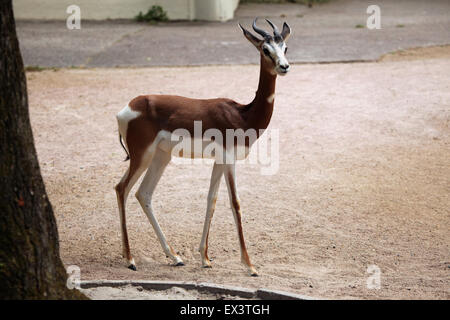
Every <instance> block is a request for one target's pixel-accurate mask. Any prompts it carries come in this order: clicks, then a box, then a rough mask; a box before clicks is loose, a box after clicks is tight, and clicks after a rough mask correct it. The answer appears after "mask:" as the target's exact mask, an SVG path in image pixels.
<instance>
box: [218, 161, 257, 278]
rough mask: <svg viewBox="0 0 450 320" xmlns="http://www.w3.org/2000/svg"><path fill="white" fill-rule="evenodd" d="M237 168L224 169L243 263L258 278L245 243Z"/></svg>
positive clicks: (232, 165) (233, 166)
mask: <svg viewBox="0 0 450 320" xmlns="http://www.w3.org/2000/svg"><path fill="white" fill-rule="evenodd" d="M235 172H236V168H235V164H234V163H233V164H227V165H226V166H225V169H224V175H225V181H226V182H227V188H228V195H229V197H230V202H231V210H232V211H233V217H234V222H235V223H236V227H237V231H238V236H239V244H240V246H241V261H242V263H244V264H245V265H246V266H247V269H248V271H249V273H250V275H251V276H253V277H256V276H258V272H257V271H256V269H255V267H253V265H252V263H251V262H250V258H249V256H248V253H247V248H246V246H245V241H244V231H243V230H242V214H241V206H240V203H239V197H238V195H237V189H236V174H235Z"/></svg>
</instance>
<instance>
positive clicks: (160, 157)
mask: <svg viewBox="0 0 450 320" xmlns="http://www.w3.org/2000/svg"><path fill="white" fill-rule="evenodd" d="M170 159H171V154H170V153H167V152H164V151H162V150H160V149H156V152H155V155H154V157H153V160H152V163H151V164H150V167H149V168H148V170H147V173H146V174H145V177H144V180H143V181H142V183H141V186H140V187H139V190H138V191H137V193H136V198H137V199H138V200H139V203H140V204H141V206H142V209H143V210H144V212H145V214H146V215H147V217H148V219H149V220H150V223H151V224H152V226H153V229H154V230H155V233H156V235H157V236H158V240H159V242H160V243H161V247H162V248H163V250H164V252H165V253H166V255H167V256H168V257H170V258H171V259H172V260H173V262H174V263H175V265H176V266H182V265H184V263H183V260H181V258H180V257H179V256H178V255H177V254H176V253H175V251H174V250H173V249H172V247H171V246H170V245H169V244H168V243H167V240H166V237H165V236H164V233H163V231H162V230H161V227H160V226H159V223H158V220H156V217H155V214H154V213H153V208H152V196H153V192H154V191H155V188H156V185H157V184H158V182H159V179H160V178H161V176H162V174H163V172H164V169H165V168H166V166H167V164H168V163H169V162H170Z"/></svg>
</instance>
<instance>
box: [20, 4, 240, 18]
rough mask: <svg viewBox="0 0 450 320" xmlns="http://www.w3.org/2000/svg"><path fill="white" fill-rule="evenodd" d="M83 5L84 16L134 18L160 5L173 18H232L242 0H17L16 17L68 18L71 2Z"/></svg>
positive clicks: (82, 14)
mask: <svg viewBox="0 0 450 320" xmlns="http://www.w3.org/2000/svg"><path fill="white" fill-rule="evenodd" d="M73 4H75V5H77V6H79V7H80V9H81V19H90V20H104V19H132V18H134V17H135V16H136V15H137V14H138V13H139V11H142V12H144V13H145V12H147V10H148V9H149V8H150V7H151V6H152V5H160V6H161V7H163V9H164V10H165V11H167V15H168V16H169V19H170V20H212V21H226V20H229V19H232V18H233V16H234V11H235V10H236V8H237V6H238V4H239V0H97V1H93V0H13V6H14V14H15V17H16V19H42V20H65V19H66V18H67V17H68V16H69V14H67V13H66V9H67V7H68V6H70V5H73Z"/></svg>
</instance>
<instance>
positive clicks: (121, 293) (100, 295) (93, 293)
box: [80, 285, 259, 300]
mask: <svg viewBox="0 0 450 320" xmlns="http://www.w3.org/2000/svg"><path fill="white" fill-rule="evenodd" d="M80 291H81V292H83V293H84V294H85V295H86V296H88V297H89V298H91V299H93V300H240V298H239V297H236V296H231V295H223V294H212V293H211V294H210V293H205V292H199V291H197V290H186V289H183V288H180V287H172V288H170V289H167V290H146V289H144V288H142V287H139V286H138V287H135V286H132V285H128V286H124V287H117V288H110V287H97V288H90V289H80ZM251 300H259V299H256V298H255V299H251Z"/></svg>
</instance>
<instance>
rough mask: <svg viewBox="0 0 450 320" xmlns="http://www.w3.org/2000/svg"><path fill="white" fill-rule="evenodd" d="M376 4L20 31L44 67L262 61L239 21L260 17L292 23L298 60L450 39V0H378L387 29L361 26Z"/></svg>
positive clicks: (338, 1) (364, 57)
mask: <svg viewBox="0 0 450 320" xmlns="http://www.w3.org/2000/svg"><path fill="white" fill-rule="evenodd" d="M369 4H372V3H369V2H368V1H356V0H335V1H331V2H330V3H328V4H324V5H318V6H316V7H314V8H311V9H309V8H307V7H306V6H303V5H297V4H280V5H267V4H245V5H244V4H241V5H240V7H239V8H238V10H237V11H236V17H235V19H234V20H232V21H229V22H226V23H220V22H217V23H216V22H173V23H165V24H160V25H156V26H154V25H147V24H138V23H135V22H133V21H104V22H94V21H82V29H81V30H68V29H66V24H65V21H48V22H42V21H40V22H39V21H18V22H17V30H18V34H19V39H20V44H21V49H22V54H23V57H24V60H25V64H26V65H35V66H43V67H68V66H69V67H70V66H84V67H115V66H163V65H202V64H247V63H258V56H257V55H256V54H255V53H254V52H253V53H252V52H251V51H250V46H251V45H250V44H249V43H248V42H247V41H246V40H245V39H244V38H243V36H242V34H241V32H240V31H239V29H238V27H237V21H240V22H241V23H243V24H244V25H245V26H248V27H250V24H251V21H252V19H253V17H255V16H260V17H270V18H271V19H272V20H273V21H274V22H276V23H278V24H280V25H281V23H282V21H283V20H286V21H288V22H289V24H290V25H291V27H292V29H293V32H294V33H293V36H292V38H291V39H290V40H289V55H288V57H289V59H290V61H291V62H332V61H368V60H374V59H377V58H379V57H380V56H381V55H383V54H385V53H387V52H391V51H395V50H400V49H405V48H411V47H420V46H431V45H441V44H450V15H449V13H450V1H448V0H435V1H418V0H408V1H405V0H399V1H386V0H379V1H377V4H378V5H379V6H380V8H381V25H382V29H381V30H368V29H366V28H356V25H358V24H361V25H365V24H366V19H367V17H368V14H367V13H366V9H367V6H368V5H369ZM31 9H32V8H30V10H31ZM261 23H262V21H261ZM267 27H268V26H267Z"/></svg>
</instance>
